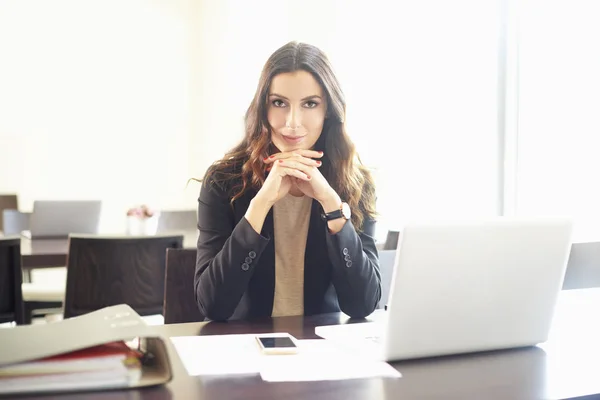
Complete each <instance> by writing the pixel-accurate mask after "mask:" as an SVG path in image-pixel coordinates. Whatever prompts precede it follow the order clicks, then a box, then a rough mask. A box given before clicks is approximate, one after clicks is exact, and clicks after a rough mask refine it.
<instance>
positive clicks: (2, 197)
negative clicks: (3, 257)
mask: <svg viewBox="0 0 600 400" xmlns="http://www.w3.org/2000/svg"><path fill="white" fill-rule="evenodd" d="M18 209H19V198H18V196H17V195H16V194H0V229H2V231H4V229H3V228H2V227H3V226H4V221H3V218H4V217H3V215H4V210H18ZM4 234H5V235H8V234H7V233H6V232H4Z"/></svg>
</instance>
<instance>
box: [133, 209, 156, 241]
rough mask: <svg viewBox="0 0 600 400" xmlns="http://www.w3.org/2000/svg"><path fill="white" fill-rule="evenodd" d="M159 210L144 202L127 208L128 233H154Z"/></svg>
mask: <svg viewBox="0 0 600 400" xmlns="http://www.w3.org/2000/svg"><path fill="white" fill-rule="evenodd" d="M159 214H160V213H159V212H158V211H156V210H154V209H152V208H150V207H149V206H148V205H146V204H142V205H140V206H135V207H132V208H130V209H129V210H127V234H128V235H155V234H156V229H157V227H158V217H159Z"/></svg>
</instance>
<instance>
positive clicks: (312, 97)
mask: <svg viewBox="0 0 600 400" xmlns="http://www.w3.org/2000/svg"><path fill="white" fill-rule="evenodd" d="M271 96H275V97H281V98H282V99H284V100H289V99H288V98H287V97H285V96H282V95H280V94H277V93H271V94H270V95H269V97H271ZM312 99H319V100H322V99H321V96H319V95H316V94H313V95H312V96H307V97H305V98H303V99H302V100H301V101H306V100H312Z"/></svg>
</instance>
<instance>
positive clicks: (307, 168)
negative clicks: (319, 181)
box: [276, 159, 315, 176]
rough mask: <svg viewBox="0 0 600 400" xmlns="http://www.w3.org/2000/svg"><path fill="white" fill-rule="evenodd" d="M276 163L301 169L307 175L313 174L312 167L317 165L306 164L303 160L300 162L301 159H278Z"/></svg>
mask: <svg viewBox="0 0 600 400" xmlns="http://www.w3.org/2000/svg"><path fill="white" fill-rule="evenodd" d="M276 165H279V166H282V167H285V168H294V169H297V170H300V171H302V172H304V173H305V174H306V175H309V176H310V175H311V174H312V169H313V168H314V167H315V166H314V165H306V164H304V163H302V162H300V161H299V160H296V159H294V160H289V159H288V160H279V161H277V163H276Z"/></svg>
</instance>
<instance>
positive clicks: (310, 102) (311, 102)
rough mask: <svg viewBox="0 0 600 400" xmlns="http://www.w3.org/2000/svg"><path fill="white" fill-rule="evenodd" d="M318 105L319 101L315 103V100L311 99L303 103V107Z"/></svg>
mask: <svg viewBox="0 0 600 400" xmlns="http://www.w3.org/2000/svg"><path fill="white" fill-rule="evenodd" d="M318 105H319V103H317V102H316V101H312V100H309V101H307V102H306V103H304V107H306V108H315V107H316V106H318Z"/></svg>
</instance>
